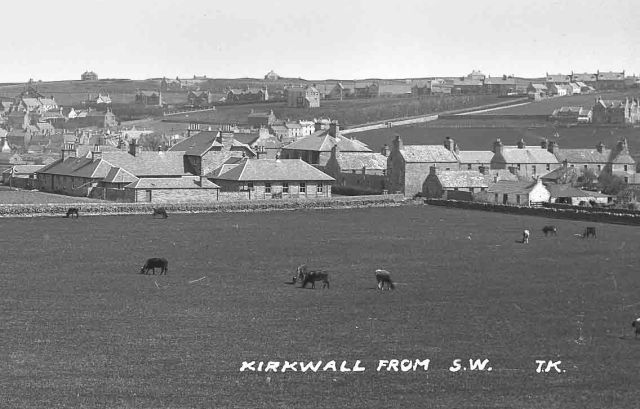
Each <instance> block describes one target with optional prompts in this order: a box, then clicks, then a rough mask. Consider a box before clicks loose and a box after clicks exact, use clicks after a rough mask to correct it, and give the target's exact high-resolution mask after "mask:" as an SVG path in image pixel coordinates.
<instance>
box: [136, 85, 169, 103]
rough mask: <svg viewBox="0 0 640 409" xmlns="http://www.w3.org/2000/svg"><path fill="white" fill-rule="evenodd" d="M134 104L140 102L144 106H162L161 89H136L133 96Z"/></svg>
mask: <svg viewBox="0 0 640 409" xmlns="http://www.w3.org/2000/svg"><path fill="white" fill-rule="evenodd" d="M135 103H136V104H142V105H145V106H162V105H163V101H162V92H161V91H144V90H140V89H139V90H138V91H137V92H136V97H135Z"/></svg>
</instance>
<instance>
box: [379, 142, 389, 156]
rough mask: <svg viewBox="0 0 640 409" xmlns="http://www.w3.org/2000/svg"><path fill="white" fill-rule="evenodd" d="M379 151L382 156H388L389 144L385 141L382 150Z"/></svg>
mask: <svg viewBox="0 0 640 409" xmlns="http://www.w3.org/2000/svg"><path fill="white" fill-rule="evenodd" d="M380 153H381V154H382V156H386V157H388V156H389V145H387V144H386V143H385V144H384V146H383V147H382V150H381V151H380Z"/></svg>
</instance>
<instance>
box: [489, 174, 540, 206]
mask: <svg viewBox="0 0 640 409" xmlns="http://www.w3.org/2000/svg"><path fill="white" fill-rule="evenodd" d="M476 197H477V198H478V200H480V201H485V202H489V203H496V204H508V205H517V206H531V205H535V204H538V203H547V202H549V199H550V198H551V193H550V192H549V190H548V189H547V188H546V187H545V186H544V185H543V184H542V179H538V180H536V181H534V182H522V181H519V182H508V181H498V182H496V183H493V184H492V185H490V186H489V187H488V188H487V190H486V191H485V192H484V193H480V194H478V195H476Z"/></svg>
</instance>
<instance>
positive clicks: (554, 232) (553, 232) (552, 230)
mask: <svg viewBox="0 0 640 409" xmlns="http://www.w3.org/2000/svg"><path fill="white" fill-rule="evenodd" d="M542 232H543V233H544V235H545V236H546V235H548V234H551V235H553V236H557V235H558V228H557V227H556V226H544V227H543V228H542Z"/></svg>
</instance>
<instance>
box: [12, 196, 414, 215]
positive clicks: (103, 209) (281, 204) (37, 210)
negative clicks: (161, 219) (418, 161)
mask: <svg viewBox="0 0 640 409" xmlns="http://www.w3.org/2000/svg"><path fill="white" fill-rule="evenodd" d="M401 202H402V199H401V197H398V196H397V195H385V196H370V197H352V198H330V199H317V200H278V201H274V200H264V201H246V202H216V203H172V204H150V203H65V204H59V203H56V204H50V203H48V204H2V205H0V217H34V216H63V215H65V214H66V213H67V210H68V209H69V208H71V207H75V208H78V209H80V215H109V214H114V215H115V214H146V213H149V214H151V213H152V212H153V208H156V207H164V208H165V209H166V210H167V212H169V213H215V212H243V211H246V212H253V211H270V210H294V209H318V208H358V207H384V206H398V205H400V203H401Z"/></svg>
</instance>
